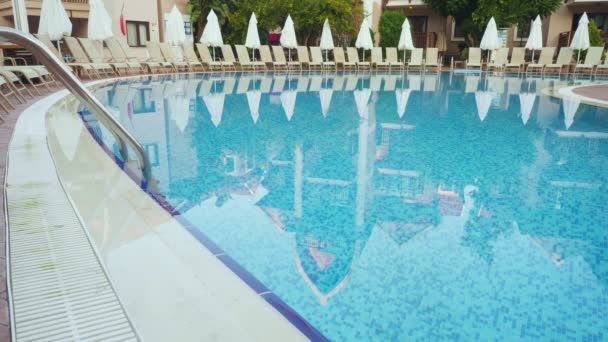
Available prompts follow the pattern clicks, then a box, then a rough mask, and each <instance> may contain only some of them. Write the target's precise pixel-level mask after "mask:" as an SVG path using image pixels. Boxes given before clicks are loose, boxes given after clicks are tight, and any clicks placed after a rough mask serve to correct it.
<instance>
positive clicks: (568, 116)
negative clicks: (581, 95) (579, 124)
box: [562, 97, 581, 129]
mask: <svg viewBox="0 0 608 342" xmlns="http://www.w3.org/2000/svg"><path fill="white" fill-rule="evenodd" d="M562 104H563V106H564V124H565V125H566V129H570V126H572V124H573V123H574V116H576V111H577V110H578V107H579V106H580V104H581V101H580V100H579V99H578V98H577V97H564V98H563V99H562Z"/></svg>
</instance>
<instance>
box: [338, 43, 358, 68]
mask: <svg viewBox="0 0 608 342" xmlns="http://www.w3.org/2000/svg"><path fill="white" fill-rule="evenodd" d="M334 61H336V67H337V66H338V65H342V68H344V69H349V68H353V69H354V68H356V67H357V63H355V62H350V61H349V62H347V61H346V58H345V57H344V48H341V47H337V48H334Z"/></svg>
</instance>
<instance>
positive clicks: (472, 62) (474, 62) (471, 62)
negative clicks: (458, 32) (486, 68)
mask: <svg viewBox="0 0 608 342" xmlns="http://www.w3.org/2000/svg"><path fill="white" fill-rule="evenodd" d="M473 68H477V69H481V49H480V48H477V47H470V48H469V58H468V59H467V65H466V69H473Z"/></svg>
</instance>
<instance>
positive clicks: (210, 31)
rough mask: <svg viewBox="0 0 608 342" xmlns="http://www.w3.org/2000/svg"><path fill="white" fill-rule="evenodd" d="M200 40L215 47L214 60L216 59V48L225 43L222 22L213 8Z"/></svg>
mask: <svg viewBox="0 0 608 342" xmlns="http://www.w3.org/2000/svg"><path fill="white" fill-rule="evenodd" d="M200 42H201V44H203V45H205V46H211V47H212V48H213V60H215V48H216V47H221V46H222V45H224V40H223V39H222V30H221V29H220V23H219V21H218V20H217V15H215V12H213V10H211V11H210V12H209V14H208V15H207V25H205V29H203V35H202V36H201V39H200Z"/></svg>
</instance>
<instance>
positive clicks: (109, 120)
mask: <svg viewBox="0 0 608 342" xmlns="http://www.w3.org/2000/svg"><path fill="white" fill-rule="evenodd" d="M0 41H6V42H11V43H14V44H17V45H20V46H22V47H24V48H26V49H27V50H29V51H30V52H31V53H32V54H33V55H34V56H35V57H36V58H37V59H38V61H39V62H40V63H42V64H43V65H44V66H45V67H46V68H47V69H48V70H49V71H50V72H51V73H52V74H53V75H54V76H55V78H56V79H58V80H59V81H60V82H61V83H62V84H63V85H64V86H65V87H66V88H67V89H68V90H69V91H71V92H72V94H73V95H74V96H76V98H78V100H80V101H81V102H82V103H85V104H86V105H87V106H88V108H89V110H90V111H91V113H92V114H93V115H95V117H96V118H97V120H99V121H100V122H101V123H102V124H103V125H104V126H106V127H107V128H108V129H109V130H110V132H112V134H113V135H114V137H115V138H116V143H117V144H118V145H119V149H120V151H121V153H122V154H123V157H125V156H126V155H127V153H126V150H125V149H124V142H125V141H126V143H127V144H128V145H129V146H131V148H132V149H133V151H134V152H135V154H136V155H137V158H138V159H139V162H140V164H139V167H140V168H141V170H142V173H143V178H144V180H145V181H146V182H148V181H149V179H150V174H151V169H150V160H149V159H148V154H147V153H146V150H145V149H144V148H143V146H142V145H141V144H140V143H139V142H138V141H137V140H136V139H135V138H134V137H133V136H132V135H131V133H129V132H128V131H127V130H126V129H125V128H124V127H122V125H121V124H120V122H118V121H116V119H114V117H112V115H111V114H110V113H109V112H108V111H107V110H106V109H105V108H104V106H103V105H102V104H101V102H99V100H98V99H97V98H96V97H95V96H94V95H93V93H91V91H90V90H89V89H87V88H86V87H85V85H84V84H83V83H82V82H81V81H80V80H79V79H78V78H77V77H76V76H74V74H73V73H72V71H71V70H70V69H69V68H68V67H67V65H65V63H63V61H61V60H59V58H57V57H56V56H55V55H54V54H53V53H52V52H51V50H49V48H48V47H46V45H44V44H43V43H42V42H41V41H39V40H38V39H36V38H34V36H32V35H31V34H29V33H25V32H22V31H19V30H15V29H13V28H10V27H0ZM125 161H126V158H125Z"/></svg>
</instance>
